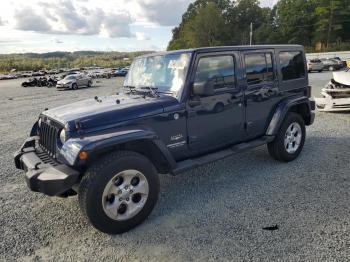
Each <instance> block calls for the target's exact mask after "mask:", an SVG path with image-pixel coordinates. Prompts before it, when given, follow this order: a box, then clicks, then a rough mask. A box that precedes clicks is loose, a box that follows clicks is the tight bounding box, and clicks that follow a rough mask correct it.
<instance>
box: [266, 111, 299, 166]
mask: <svg viewBox="0 0 350 262" xmlns="http://www.w3.org/2000/svg"><path fill="white" fill-rule="evenodd" d="M305 136H306V130H305V123H304V120H303V118H302V117H301V116H300V115H299V114H296V113H288V114H287V116H286V118H285V120H284V122H283V124H282V126H281V128H280V130H279V131H278V133H277V135H276V138H275V140H274V141H272V142H270V143H268V144H267V148H268V151H269V153H270V155H271V156H272V157H273V158H274V159H276V160H278V161H282V162H289V161H293V160H294V159H296V158H297V157H298V156H299V154H300V152H301V150H302V149H303V146H304V142H305Z"/></svg>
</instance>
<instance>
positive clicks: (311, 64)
mask: <svg viewBox="0 0 350 262" xmlns="http://www.w3.org/2000/svg"><path fill="white" fill-rule="evenodd" d="M323 67H324V64H323V63H322V61H321V60H320V59H310V60H308V61H307V71H309V73H310V72H311V71H318V72H322V71H323Z"/></svg>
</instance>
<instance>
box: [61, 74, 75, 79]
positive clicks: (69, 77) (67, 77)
mask: <svg viewBox="0 0 350 262" xmlns="http://www.w3.org/2000/svg"><path fill="white" fill-rule="evenodd" d="M64 79H66V80H74V79H76V76H75V75H69V76H66V77H65V78H64Z"/></svg>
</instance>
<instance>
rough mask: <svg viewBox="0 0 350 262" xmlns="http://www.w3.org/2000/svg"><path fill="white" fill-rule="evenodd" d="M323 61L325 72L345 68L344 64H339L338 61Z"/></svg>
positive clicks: (327, 59) (325, 59) (326, 59)
mask: <svg viewBox="0 0 350 262" xmlns="http://www.w3.org/2000/svg"><path fill="white" fill-rule="evenodd" d="M321 61H322V63H323V69H324V70H329V71H336V70H339V69H341V68H342V67H343V65H342V64H339V63H338V61H337V60H334V59H330V58H322V59H321Z"/></svg>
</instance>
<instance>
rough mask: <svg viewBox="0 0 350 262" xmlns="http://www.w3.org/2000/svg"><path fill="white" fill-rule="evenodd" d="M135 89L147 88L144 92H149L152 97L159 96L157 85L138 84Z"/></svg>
mask: <svg viewBox="0 0 350 262" xmlns="http://www.w3.org/2000/svg"><path fill="white" fill-rule="evenodd" d="M137 89H141V90H145V89H147V90H148V92H146V93H150V94H151V95H152V96H153V97H159V94H158V87H152V86H140V87H138V88H137ZM137 89H136V91H137ZM141 92H142V91H141Z"/></svg>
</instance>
